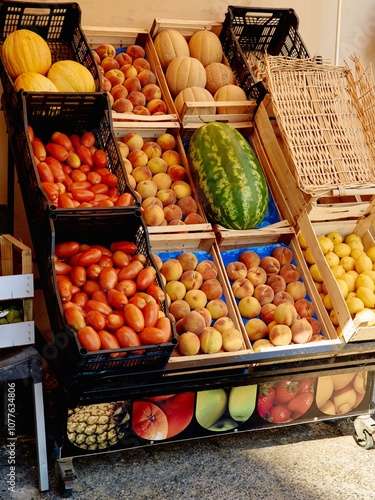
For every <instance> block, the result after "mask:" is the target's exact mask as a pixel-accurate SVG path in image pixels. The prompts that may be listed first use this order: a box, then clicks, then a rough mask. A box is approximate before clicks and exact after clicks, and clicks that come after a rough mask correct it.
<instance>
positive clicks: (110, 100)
mask: <svg viewBox="0 0 375 500" xmlns="http://www.w3.org/2000/svg"><path fill="white" fill-rule="evenodd" d="M106 92H107V94H108V100H109V106H110V108H111V109H112V106H113V105H114V103H115V100H114V98H113V95H112V94H110V93H109V92H108V91H106Z"/></svg>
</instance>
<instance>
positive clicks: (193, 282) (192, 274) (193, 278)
mask: <svg viewBox="0 0 375 500" xmlns="http://www.w3.org/2000/svg"><path fill="white" fill-rule="evenodd" d="M180 281H181V283H183V284H184V285H185V288H186V290H192V289H199V288H201V285H202V283H203V277H202V275H201V273H199V272H198V271H196V270H195V269H189V270H187V271H184V272H183V273H182V275H181V278H180Z"/></svg>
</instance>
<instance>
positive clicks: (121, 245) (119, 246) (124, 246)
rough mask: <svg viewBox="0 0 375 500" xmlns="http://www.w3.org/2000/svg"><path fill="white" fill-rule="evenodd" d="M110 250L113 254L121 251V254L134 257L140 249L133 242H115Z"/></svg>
mask: <svg viewBox="0 0 375 500" xmlns="http://www.w3.org/2000/svg"><path fill="white" fill-rule="evenodd" d="M109 249H110V250H111V251H112V252H115V251H116V250H121V252H124V253H127V254H129V255H132V254H133V253H135V252H136V251H137V250H138V247H137V245H136V244H135V243H133V242H132V241H114V242H113V243H111V245H110V247H109Z"/></svg>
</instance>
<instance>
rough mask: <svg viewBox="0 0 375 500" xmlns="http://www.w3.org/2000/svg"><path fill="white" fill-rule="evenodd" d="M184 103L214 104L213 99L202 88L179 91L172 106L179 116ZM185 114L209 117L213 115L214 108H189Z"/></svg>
mask: <svg viewBox="0 0 375 500" xmlns="http://www.w3.org/2000/svg"><path fill="white" fill-rule="evenodd" d="M185 102H207V103H209V102H214V98H213V96H212V94H210V92H208V90H206V89H204V88H202V87H188V88H186V89H184V90H181V92H179V94H178V95H177V97H176V99H175V100H174V104H175V107H176V110H177V113H178V114H179V115H180V116H181V114H182V110H183V107H184V103H185ZM187 113H189V114H192V115H209V114H215V113H216V108H215V106H207V107H204V108H191V109H189V110H188V111H187Z"/></svg>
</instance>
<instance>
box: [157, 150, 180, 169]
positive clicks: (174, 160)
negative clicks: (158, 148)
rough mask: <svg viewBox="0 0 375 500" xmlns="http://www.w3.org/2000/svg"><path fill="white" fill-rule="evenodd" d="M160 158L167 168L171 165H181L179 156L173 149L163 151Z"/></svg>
mask: <svg viewBox="0 0 375 500" xmlns="http://www.w3.org/2000/svg"><path fill="white" fill-rule="evenodd" d="M161 157H162V158H163V160H165V161H166V163H167V165H168V167H170V166H171V165H180V164H181V156H180V153H179V152H178V151H175V150H174V149H167V150H164V151H163V153H162V155H161Z"/></svg>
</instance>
